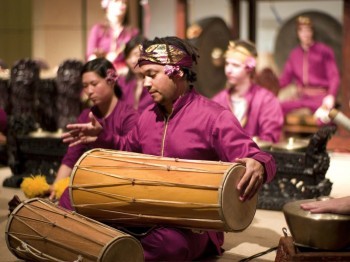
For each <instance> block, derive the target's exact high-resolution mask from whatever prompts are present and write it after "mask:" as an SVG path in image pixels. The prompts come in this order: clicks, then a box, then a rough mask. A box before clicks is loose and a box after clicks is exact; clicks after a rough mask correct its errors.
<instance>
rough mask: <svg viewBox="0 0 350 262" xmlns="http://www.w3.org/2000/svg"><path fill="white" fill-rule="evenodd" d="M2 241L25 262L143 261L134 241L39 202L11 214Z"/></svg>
mask: <svg viewBox="0 0 350 262" xmlns="http://www.w3.org/2000/svg"><path fill="white" fill-rule="evenodd" d="M5 239H6V244H7V246H8V248H9V250H10V251H11V252H12V253H13V254H14V255H15V256H16V257H18V258H20V259H24V260H26V261H84V262H85V261H91V262H92V261H101V262H113V261H135V262H138V261H144V256H143V249H142V246H141V244H140V243H139V241H138V240H136V239H135V238H134V237H132V236H130V235H128V234H125V233H123V232H121V231H119V230H116V229H114V228H111V227H108V226H106V225H103V224H101V223H99V222H97V221H94V220H92V219H89V218H87V217H84V216H82V215H79V214H76V213H72V212H69V211H67V210H65V209H63V208H59V207H57V206H55V205H54V204H53V203H51V202H49V201H47V200H44V199H39V198H33V199H29V200H27V201H25V202H23V203H21V204H20V205H18V206H17V207H16V209H14V210H13V212H12V213H11V215H10V217H9V220H8V223H7V226H6V235H5Z"/></svg>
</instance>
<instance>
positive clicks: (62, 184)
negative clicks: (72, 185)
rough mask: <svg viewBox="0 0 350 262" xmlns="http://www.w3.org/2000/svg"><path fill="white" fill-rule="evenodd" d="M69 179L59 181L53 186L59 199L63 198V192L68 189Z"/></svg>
mask: <svg viewBox="0 0 350 262" xmlns="http://www.w3.org/2000/svg"><path fill="white" fill-rule="evenodd" d="M68 184H69V177H66V178H63V179H60V180H58V181H57V182H56V183H55V184H53V188H54V191H55V195H56V198H57V199H60V198H61V195H62V194H63V191H64V190H65V189H66V188H67V187H68Z"/></svg>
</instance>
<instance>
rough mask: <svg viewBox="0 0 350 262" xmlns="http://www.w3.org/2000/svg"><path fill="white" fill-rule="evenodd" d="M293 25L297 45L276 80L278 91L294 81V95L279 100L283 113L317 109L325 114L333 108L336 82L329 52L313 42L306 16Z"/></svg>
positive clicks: (308, 20)
mask: <svg viewBox="0 0 350 262" xmlns="http://www.w3.org/2000/svg"><path fill="white" fill-rule="evenodd" d="M296 25H297V35H298V39H299V41H300V45H299V46H297V47H295V48H294V49H293V50H292V51H291V53H290V55H289V57H288V60H287V62H286V64H285V66H284V69H283V72H282V74H281V76H280V79H279V80H280V86H281V87H282V88H283V87H286V86H287V85H289V84H290V83H292V82H294V83H295V84H296V86H297V94H298V95H297V97H296V98H293V99H289V100H286V101H282V103H281V105H282V109H283V113H284V114H285V115H286V114H288V113H289V112H291V111H293V110H295V109H300V108H308V109H309V110H310V111H311V113H315V112H316V110H317V109H324V110H327V111H329V110H330V109H331V108H333V107H334V105H335V100H336V96H337V93H338V88H339V81H340V80H339V72H338V68H337V64H336V61H335V57H334V53H333V50H332V49H331V48H330V47H328V46H327V45H325V44H323V43H320V42H316V41H315V40H314V27H313V24H312V21H311V19H310V18H309V17H306V16H299V17H298V18H297V21H296ZM319 112H320V111H319ZM321 112H322V111H321ZM317 115H318V114H316V117H317Z"/></svg>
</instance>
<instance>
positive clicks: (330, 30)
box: [275, 11, 342, 70]
mask: <svg viewBox="0 0 350 262" xmlns="http://www.w3.org/2000/svg"><path fill="white" fill-rule="evenodd" d="M300 15H304V16H308V17H310V18H311V20H312V23H313V26H314V38H315V40H316V41H319V42H322V43H324V44H326V45H328V46H330V47H331V48H332V49H333V51H334V55H335V58H336V61H337V65H338V68H341V56H342V47H341V42H342V26H341V24H340V23H339V22H338V21H337V20H336V19H334V18H333V17H332V16H330V15H328V14H325V13H321V12H318V11H309V12H302V13H299V14H296V15H295V16H293V17H291V18H290V19H289V20H287V21H286V22H285V23H284V24H283V25H282V27H281V29H280V30H279V32H278V34H277V39H276V43H275V60H276V64H277V66H278V68H280V69H281V70H282V68H283V66H284V64H285V62H286V60H287V58H288V56H289V53H290V51H291V50H292V49H293V48H294V47H296V46H297V45H298V44H299V42H298V37H297V33H296V24H295V21H296V19H297V17H298V16H300Z"/></svg>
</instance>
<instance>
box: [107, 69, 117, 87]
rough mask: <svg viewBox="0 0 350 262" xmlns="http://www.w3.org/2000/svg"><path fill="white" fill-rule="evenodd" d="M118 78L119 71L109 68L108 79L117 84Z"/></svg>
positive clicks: (109, 81)
mask: <svg viewBox="0 0 350 262" xmlns="http://www.w3.org/2000/svg"><path fill="white" fill-rule="evenodd" d="M117 80H118V75H117V72H116V71H115V70H114V69H108V70H107V76H106V81H107V82H108V83H113V84H115V83H116V82H117Z"/></svg>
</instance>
